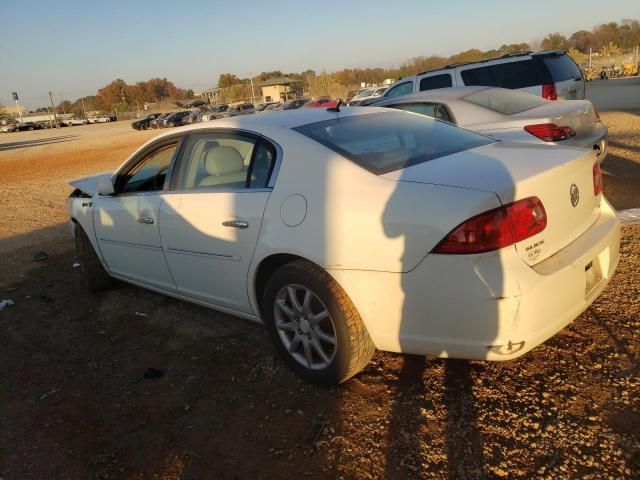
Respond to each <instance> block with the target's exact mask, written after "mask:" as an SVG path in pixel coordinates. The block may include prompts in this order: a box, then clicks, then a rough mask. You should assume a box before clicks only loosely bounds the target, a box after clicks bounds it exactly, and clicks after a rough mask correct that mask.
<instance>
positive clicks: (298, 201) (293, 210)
mask: <svg viewBox="0 0 640 480" xmlns="http://www.w3.org/2000/svg"><path fill="white" fill-rule="evenodd" d="M306 216H307V199H306V198H304V197H303V196H302V195H298V194H294V195H289V196H288V197H287V198H285V199H284V200H283V201H282V205H280V218H281V219H282V222H283V223H284V224H285V225H287V226H288V227H297V226H298V225H300V224H301V223H302V222H303V221H304V218H305V217H306Z"/></svg>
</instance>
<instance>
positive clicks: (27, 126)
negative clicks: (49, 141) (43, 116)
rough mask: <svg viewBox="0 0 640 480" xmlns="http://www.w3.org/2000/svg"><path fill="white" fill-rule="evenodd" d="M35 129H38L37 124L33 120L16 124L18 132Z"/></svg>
mask: <svg viewBox="0 0 640 480" xmlns="http://www.w3.org/2000/svg"><path fill="white" fill-rule="evenodd" d="M35 129H36V124H35V123H33V122H21V123H18V124H17V125H16V130H17V131H18V132H24V131H26V130H29V131H31V130H35Z"/></svg>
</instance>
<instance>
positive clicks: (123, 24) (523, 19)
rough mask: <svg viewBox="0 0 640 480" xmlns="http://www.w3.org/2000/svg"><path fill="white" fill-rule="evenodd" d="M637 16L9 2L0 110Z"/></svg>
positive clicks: (520, 5)
mask: <svg viewBox="0 0 640 480" xmlns="http://www.w3.org/2000/svg"><path fill="white" fill-rule="evenodd" d="M605 4H606V8H603V5H605ZM639 17H640V2H638V1H637V0H607V1H606V2H595V1H590V0H589V1H587V0H581V1H580V0H560V1H558V0H555V1H547V0H536V1H525V2H523V1H513V0H512V1H502V0H483V1H473V0H467V1H463V0H447V1H445V2H441V1H438V2H435V1H433V2H432V1H427V0H423V1H419V0H415V1H409V0H395V1H392V0H385V1H378V0H367V1H360V0H351V1H344V0H343V1H334V0H322V1H315V2H313V1H303V0H297V1H295V0H268V1H257V0H240V1H225V0H218V1H213V0H208V1H206V0H202V1H200V0H188V1H184V0H183V1H180V0H170V1H167V0H135V1H131V0H108V1H92V0H84V1H80V0H19V1H17V0H16V1H9V0H0V18H1V19H2V41H1V42H0V103H1V104H4V105H7V104H10V103H11V102H12V100H11V91H13V90H17V91H18V93H19V94H20V97H21V102H22V103H25V104H26V105H27V106H28V107H29V108H36V107H38V106H41V105H45V104H47V102H48V95H47V92H48V91H50V90H51V91H52V92H54V93H58V92H60V93H61V94H62V97H63V98H67V99H70V100H75V99H76V98H78V97H80V96H83V95H91V94H94V93H95V92H96V90H97V89H98V88H100V87H101V86H103V85H105V84H106V83H108V82H110V81H111V80H113V79H115V78H122V79H124V80H125V81H126V82H128V83H129V82H136V81H139V80H146V79H148V78H151V77H167V78H168V79H170V80H172V81H173V82H174V83H176V85H178V86H179V87H183V88H195V89H198V88H208V87H211V86H214V85H215V83H216V81H217V79H218V75H219V74H220V73H221V72H233V73H236V74H238V75H239V76H248V75H249V73H250V72H252V73H254V74H255V73H259V72H261V71H265V70H283V71H301V70H305V69H307V68H312V69H314V70H316V71H321V70H323V69H326V70H327V71H333V70H337V69H341V68H345V67H373V66H383V67H387V66H393V65H398V64H400V63H402V62H403V61H405V60H407V59H409V58H411V57H414V56H418V55H430V54H440V55H450V54H453V53H457V52H458V51H461V50H466V49H469V48H479V49H485V50H486V49H490V48H494V47H498V46H500V45H502V44H504V43H520V42H532V41H536V40H540V39H541V38H542V37H543V36H544V35H545V34H546V33H548V32H556V31H557V32H561V33H564V34H571V33H573V32H574V31H576V30H580V29H586V30H590V29H591V28H592V27H593V26H595V24H597V23H603V22H609V21H618V22H619V21H620V20H621V19H623V18H639Z"/></svg>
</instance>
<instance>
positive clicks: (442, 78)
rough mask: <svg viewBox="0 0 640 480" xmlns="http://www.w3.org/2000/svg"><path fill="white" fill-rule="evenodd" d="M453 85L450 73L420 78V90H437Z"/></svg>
mask: <svg viewBox="0 0 640 480" xmlns="http://www.w3.org/2000/svg"><path fill="white" fill-rule="evenodd" d="M451 86H453V82H452V80H451V75H449V74H448V73H443V74H442V75H433V76H431V77H424V78H423V79H422V80H420V91H423V90H435V89H436V88H447V87H451Z"/></svg>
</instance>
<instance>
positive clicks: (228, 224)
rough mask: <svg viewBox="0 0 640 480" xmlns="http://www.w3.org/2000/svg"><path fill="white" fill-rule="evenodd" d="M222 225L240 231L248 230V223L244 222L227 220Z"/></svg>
mask: <svg viewBox="0 0 640 480" xmlns="http://www.w3.org/2000/svg"><path fill="white" fill-rule="evenodd" d="M222 225H224V226H225V227H232V228H240V229H245V228H249V222H245V221H244V220H227V221H226V222H222Z"/></svg>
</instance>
